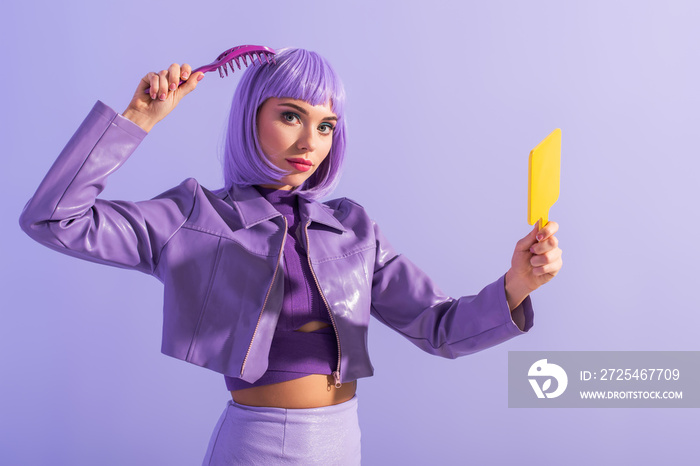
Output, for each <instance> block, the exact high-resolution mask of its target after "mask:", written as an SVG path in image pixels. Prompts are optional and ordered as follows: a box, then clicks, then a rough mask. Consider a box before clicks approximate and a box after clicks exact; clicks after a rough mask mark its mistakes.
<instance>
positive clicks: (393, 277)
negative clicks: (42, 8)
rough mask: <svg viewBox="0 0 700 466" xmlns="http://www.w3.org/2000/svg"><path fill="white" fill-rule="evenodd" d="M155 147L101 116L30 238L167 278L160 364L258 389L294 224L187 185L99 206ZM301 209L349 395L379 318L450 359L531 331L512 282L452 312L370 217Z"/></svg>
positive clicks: (60, 166)
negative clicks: (108, 189) (126, 166)
mask: <svg viewBox="0 0 700 466" xmlns="http://www.w3.org/2000/svg"><path fill="white" fill-rule="evenodd" d="M145 136H146V132H145V131H143V130H142V129H141V128H140V127H139V126H137V125H135V124H134V123H132V122H131V121H129V120H128V119H126V118H124V117H123V116H121V115H119V114H117V113H116V112H115V111H114V110H112V109H111V108H109V107H108V106H107V105H105V104H103V103H102V102H97V103H96V104H95V106H94V107H93V109H92V111H91V112H90V114H89V115H88V116H87V117H86V119H85V120H84V121H83V123H82V124H81V126H80V127H79V128H78V130H77V131H76V133H75V134H74V136H73V137H72V138H71V140H70V141H69V142H68V144H67V145H66V147H65V148H64V149H63V151H62V152H61V154H60V155H59V157H58V159H57V160H56V162H54V164H53V166H52V167H51V169H50V170H49V172H48V174H47V175H46V177H45V178H44V180H43V181H42V182H41V184H40V185H39V188H38V189H37V191H36V193H35V194H34V196H33V197H32V199H30V201H29V202H28V203H27V205H26V206H25V209H24V211H23V212H22V215H21V217H20V225H21V226H22V229H23V230H24V231H25V232H26V233H27V234H29V235H30V236H31V237H32V238H34V239H35V240H37V241H39V242H41V243H42V244H44V245H46V246H48V247H50V248H52V249H55V250H57V251H60V252H62V253H65V254H69V255H72V256H75V257H79V258H81V259H85V260H90V261H94V262H99V263H102V264H108V265H112V266H117V267H124V268H129V269H134V270H138V271H141V272H144V273H147V274H150V275H153V276H155V277H156V278H158V279H159V280H160V281H161V282H162V283H163V285H164V287H165V293H164V304H163V341H162V346H161V350H162V352H163V353H164V354H167V355H169V356H172V357H175V358H178V359H182V360H185V361H188V362H190V363H192V364H197V365H199V366H203V367H206V368H209V369H211V370H214V371H217V372H220V373H222V374H225V375H228V376H230V377H237V378H240V379H242V380H244V381H246V382H254V381H256V380H257V379H259V378H260V377H261V376H262V375H263V374H264V373H265V371H266V369H267V364H268V356H269V351H270V346H271V342H272V337H273V335H274V331H275V327H276V325H277V320H278V317H279V313H280V310H281V308H282V300H283V294H284V277H283V276H282V275H283V271H282V269H283V267H281V266H280V262H281V261H282V260H283V249H284V239H285V237H286V224H285V223H286V221H285V219H284V217H283V216H282V215H281V214H280V213H279V212H278V211H277V210H275V208H274V207H273V206H272V205H271V204H270V203H269V202H268V201H267V200H265V198H264V197H262V196H261V195H260V193H258V192H257V190H256V189H255V188H254V187H251V186H237V185H234V186H233V187H231V189H228V190H227V189H222V190H218V191H209V190H207V189H205V188H204V187H202V186H201V185H200V184H199V183H198V182H197V181H196V180H194V179H191V178H190V179H187V180H185V181H184V182H182V183H181V184H180V185H179V186H177V187H175V188H173V189H170V190H169V191H166V192H165V193H163V194H161V195H159V196H157V197H155V198H154V199H151V200H147V201H141V202H128V201H109V200H104V199H100V198H98V195H99V194H100V193H101V192H102V190H103V189H104V187H105V183H106V181H107V178H108V176H109V175H110V174H112V173H114V171H115V170H116V169H118V168H119V167H120V166H121V165H122V164H123V163H124V162H126V160H127V159H128V158H129V157H130V156H131V154H132V153H133V151H134V150H135V149H136V147H137V146H138V145H139V143H140V142H141V140H142V139H143V138H144V137H145ZM299 201H300V205H299V213H300V216H301V218H302V222H301V224H302V226H303V228H300V231H299V233H298V234H299V238H300V239H301V242H302V244H303V245H304V248H305V250H306V252H307V256H308V259H309V263H310V268H311V271H312V274H313V275H314V279H315V282H316V283H315V285H317V286H318V287H319V290H320V292H321V296H322V297H323V299H324V300H325V302H326V304H327V307H328V309H329V312H330V318H331V321H332V323H333V328H334V330H335V332H336V336H337V343H338V365H337V367H336V370H335V371H334V375H335V376H336V378H337V379H339V380H340V382H348V381H352V380H356V379H358V378H361V377H368V376H371V375H372V373H373V368H372V364H371V363H370V359H369V353H368V349H367V329H368V323H369V319H370V315H372V316H374V317H375V318H377V319H378V320H379V321H380V322H382V323H383V324H385V325H387V326H389V327H390V328H392V329H393V330H395V331H396V332H398V333H400V334H401V335H403V336H404V337H405V338H407V339H408V340H409V341H411V342H412V343H414V344H415V345H417V346H418V347H420V348H421V349H423V350H424V351H427V352H429V353H431V354H435V355H439V356H443V357H447V358H455V357H458V356H461V355H465V354H469V353H473V352H476V351H480V350H482V349H484V348H488V347H490V346H493V345H495V344H498V343H501V342H503V341H505V340H508V339H509V338H512V337H514V336H517V335H521V334H523V333H525V331H527V330H528V329H529V328H530V327H531V326H532V321H533V312H532V307H531V304H530V299H529V298H527V299H526V300H525V301H524V302H523V304H522V305H521V306H520V307H519V308H518V309H516V310H515V311H513V315H511V312H510V311H509V309H508V303H507V301H506V297H505V289H504V277H501V278H499V279H498V280H496V281H494V282H493V283H491V284H490V285H487V286H486V287H485V288H483V289H482V290H481V291H480V292H479V293H478V294H477V295H474V296H463V297H461V298H457V299H455V298H451V297H449V296H447V295H445V294H444V293H443V292H442V291H441V290H440V289H439V288H438V287H437V285H436V284H435V283H434V282H433V281H432V280H431V279H430V278H429V277H428V276H427V275H426V274H425V273H424V272H423V271H422V270H421V269H420V268H418V267H417V266H416V265H415V264H413V263H412V262H411V261H409V260H408V259H407V258H406V257H405V256H402V255H400V254H398V253H397V252H396V251H395V250H394V249H393V248H392V247H391V245H390V244H389V242H388V241H387V240H386V238H385V237H384V236H383V235H382V233H381V231H380V230H379V228H378V227H377V225H376V224H375V223H374V222H373V221H372V220H371V219H370V217H369V216H368V214H367V212H365V210H364V209H363V208H362V206H360V205H358V204H357V203H355V202H353V201H351V200H349V199H345V198H341V199H335V200H331V201H328V202H325V203H320V202H316V201H313V200H308V199H300V200H299ZM406 210H407V211H409V212H411V216H410V217H409V218H407V219H406V222H407V225H408V226H409V227H410V224H411V223H410V222H420V221H422V219H421V212H419V211H417V210H416V209H414V208H413V207H412V206H407V207H406ZM455 215H461V212H455ZM436 228H439V225H436ZM77 285H78V284H76V286H77ZM106 299H109V298H108V297H107V298H106ZM514 316H515V318H516V319H515V320H516V321H519V322H524V325H523V330H521V329H520V328H518V326H517V325H516V324H515V323H514V321H513V317H514Z"/></svg>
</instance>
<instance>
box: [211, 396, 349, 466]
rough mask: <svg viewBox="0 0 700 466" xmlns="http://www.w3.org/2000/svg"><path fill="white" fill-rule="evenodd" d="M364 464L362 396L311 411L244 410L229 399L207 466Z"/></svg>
mask: <svg viewBox="0 0 700 466" xmlns="http://www.w3.org/2000/svg"><path fill="white" fill-rule="evenodd" d="M255 464H259V465H265V466H269V465H278V464H279V465H291V464H293V465H314V464H323V465H348V466H350V465H359V464H360V426H359V424H358V421H357V397H353V398H352V399H351V400H349V401H346V402H345V403H341V404H338V405H333V406H327V407H323V408H312V409H283V408H261V407H255V406H245V405H240V404H238V403H236V402H235V401H229V402H228V403H227V405H226V409H224V412H223V413H222V414H221V417H220V418H219V422H218V423H217V424H216V427H215V428H214V432H213V433H212V436H211V439H210V440H209V448H208V449H207V453H206V455H205V457H204V461H203V462H202V466H232V465H255Z"/></svg>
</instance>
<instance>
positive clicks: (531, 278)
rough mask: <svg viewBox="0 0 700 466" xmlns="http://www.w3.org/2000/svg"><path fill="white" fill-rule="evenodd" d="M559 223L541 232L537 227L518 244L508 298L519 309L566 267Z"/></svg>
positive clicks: (510, 303) (554, 223) (508, 278)
mask: <svg viewBox="0 0 700 466" xmlns="http://www.w3.org/2000/svg"><path fill="white" fill-rule="evenodd" d="M557 230H559V225H558V224H557V223H556V222H549V223H547V225H545V227H544V228H542V229H541V230H539V231H538V228H537V225H535V227H534V228H533V229H532V231H531V232H530V233H529V234H528V235H527V236H526V237H524V238H523V239H521V240H520V241H518V243H517V244H516V245H515V251H514V252H513V258H512V259H511V267H510V270H508V272H507V273H506V279H505V287H506V299H507V300H508V306H509V307H510V309H511V310H513V309H515V308H516V307H518V306H519V305H520V303H522V302H523V300H524V299H525V298H526V297H527V295H529V294H530V293H531V292H533V291H535V290H536V289H537V288H539V287H540V286H542V285H544V284H545V283H547V282H548V281H550V280H551V279H552V278H554V276H555V275H556V274H557V273H558V272H559V270H560V269H561V266H562V260H561V249H559V240H558V239H557V237H556V236H554V234H555V233H556V232H557Z"/></svg>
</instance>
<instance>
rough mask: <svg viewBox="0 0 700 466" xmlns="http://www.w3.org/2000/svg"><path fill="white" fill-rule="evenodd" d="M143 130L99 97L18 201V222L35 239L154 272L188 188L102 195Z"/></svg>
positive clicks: (188, 197) (181, 216) (183, 213)
mask: <svg viewBox="0 0 700 466" xmlns="http://www.w3.org/2000/svg"><path fill="white" fill-rule="evenodd" d="M145 136H146V132H145V131H144V130H143V129H141V128H140V127H139V126H138V125H136V124H134V123H132V122H131V121H129V120H128V119H126V118H124V117H122V116H121V115H119V114H117V113H116V112H115V111H114V110H112V109H111V108H109V107H108V106H107V105H105V104H103V103H102V102H99V101H98V102H97V103H96V104H95V106H94V107H93V108H92V110H91V111H90V113H89V114H88V116H87V117H86V118H85V120H84V121H83V123H82V124H81V125H80V127H79V128H78V130H77V131H76V133H75V134H74V135H73V137H72V138H71V139H70V141H69V142H68V144H67V145H66V147H65V148H64V149H63V151H62V152H61V154H60V155H59V156H58V159H57V160H56V161H55V162H54V164H53V165H52V167H51V169H50V170H49V172H48V173H47V174H46V177H45V178H44V180H43V181H42V182H41V184H40V185H39V188H38V189H37V191H36V193H35V194H34V196H33V197H32V198H31V199H30V200H29V202H28V203H27V205H26V206H25V207H24V211H23V212H22V214H21V216H20V226H21V227H22V229H23V230H24V231H25V232H26V233H27V234H28V235H29V236H31V237H32V238H34V239H35V240H36V241H38V242H40V243H42V244H44V245H46V246H48V247H50V248H52V249H55V250H57V251H60V252H63V253H65V254H69V255H72V256H76V257H79V258H82V259H86V260H90V261H93V262H99V263H104V264H108V265H114V266H117V267H125V268H133V269H136V270H140V271H142V272H145V273H153V271H154V269H155V267H156V265H157V263H158V259H159V257H158V256H159V254H160V251H161V249H162V248H163V246H164V245H165V244H166V242H167V241H168V239H169V238H170V237H171V236H172V235H173V234H174V232H175V231H177V229H178V228H180V227H181V226H182V224H183V223H184V222H185V220H186V219H187V216H188V214H189V212H190V211H191V208H192V205H193V194H192V191H189V193H188V192H187V190H183V189H178V188H175V189H174V190H172V192H170V193H165V194H163V195H161V196H160V198H156V199H153V200H150V201H144V202H125V201H105V200H102V199H97V196H98V195H99V194H100V193H101V192H102V190H103V189H104V187H105V181H106V178H107V176H108V175H109V174H110V173H112V172H114V171H115V170H116V169H117V168H119V167H120V166H121V165H122V164H123V163H124V162H125V161H126V159H128V158H129V156H130V155H131V153H132V152H133V151H134V150H135V149H136V147H137V146H138V145H139V143H140V142H141V140H143V138H144V137H145Z"/></svg>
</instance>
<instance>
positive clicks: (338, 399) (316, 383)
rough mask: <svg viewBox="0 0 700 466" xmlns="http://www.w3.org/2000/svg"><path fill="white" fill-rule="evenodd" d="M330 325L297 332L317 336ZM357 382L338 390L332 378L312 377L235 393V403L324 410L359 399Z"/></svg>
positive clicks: (320, 324)
mask: <svg viewBox="0 0 700 466" xmlns="http://www.w3.org/2000/svg"><path fill="white" fill-rule="evenodd" d="M328 326H329V324H327V323H325V322H320V321H313V322H309V323H307V324H305V325H303V326H301V327H300V328H298V329H297V330H296V331H297V332H313V331H314V330H318V329H320V328H323V327H328ZM356 388H357V382H356V381H352V382H347V383H344V384H343V385H341V386H340V387H339V388H336V387H335V380H334V379H333V376H332V375H326V374H311V375H307V376H306V377H301V378H299V379H294V380H288V381H286V382H280V383H273V384H269V385H261V386H259V387H252V388H245V389H243V390H235V391H232V392H231V396H232V397H233V401H235V402H236V403H238V404H242V405H248V406H267V407H270V408H288V409H303V408H320V407H322V406H331V405H336V404H339V403H344V402H346V401H348V400H350V399H351V398H352V397H353V396H355V389H356Z"/></svg>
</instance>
